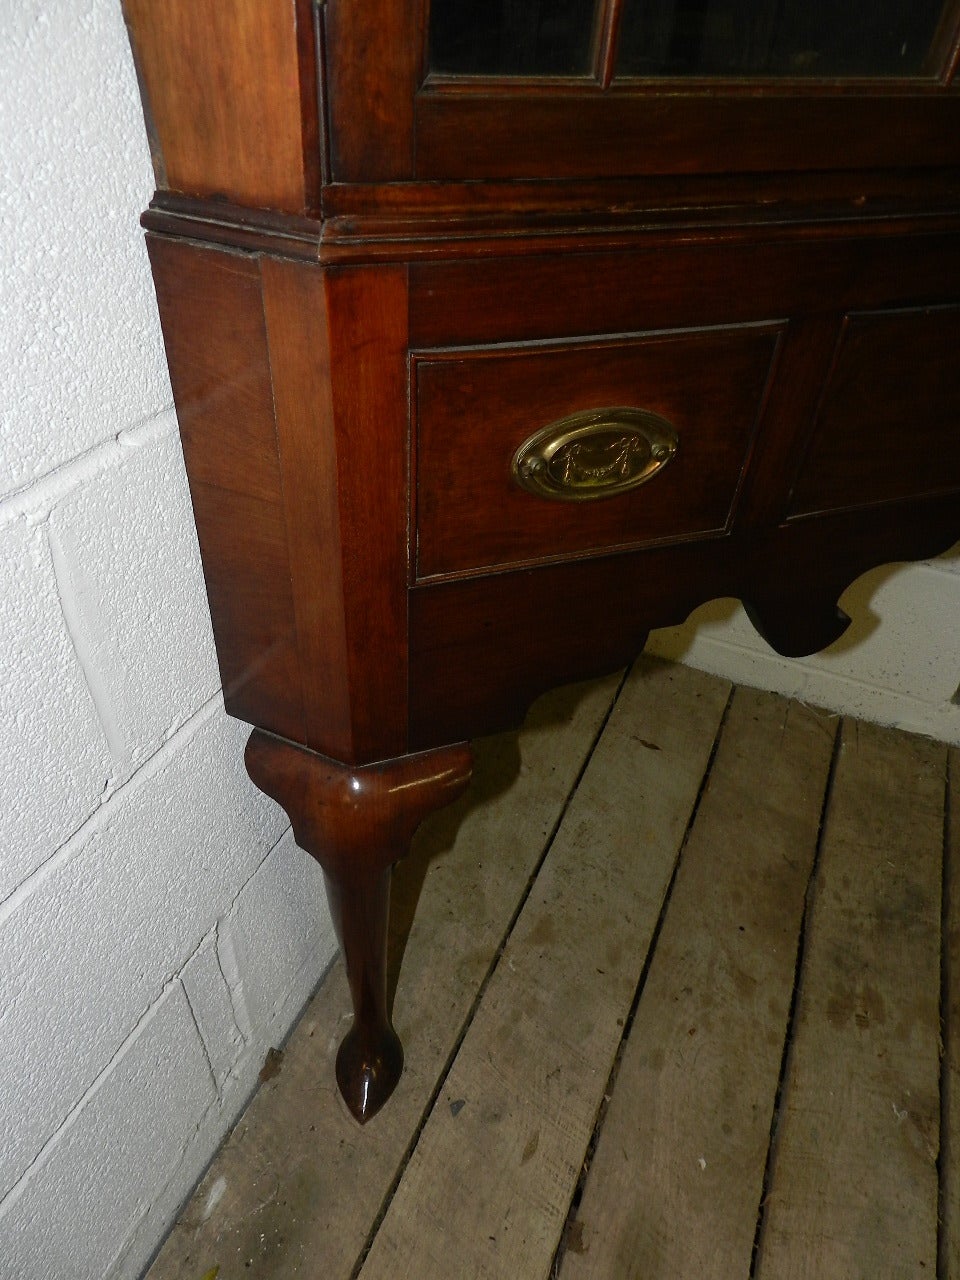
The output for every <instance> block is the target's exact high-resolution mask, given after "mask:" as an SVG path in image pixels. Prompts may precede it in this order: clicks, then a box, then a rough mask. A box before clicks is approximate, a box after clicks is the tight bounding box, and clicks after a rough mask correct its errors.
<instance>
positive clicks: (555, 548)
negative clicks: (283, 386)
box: [416, 325, 780, 578]
mask: <svg viewBox="0 0 960 1280" xmlns="http://www.w3.org/2000/svg"><path fill="white" fill-rule="evenodd" d="M779 336H780V331H779V329H778V328H777V327H776V326H773V325H771V326H760V325H757V326H750V327H747V328H743V329H733V328H723V329H720V330H715V331H711V330H698V329H690V330H686V331H684V332H683V333H682V334H674V335H670V336H663V335H661V334H654V335H648V336H645V337H644V336H638V337H636V338H633V339H630V340H628V341H624V340H619V341H615V342H608V343H588V342H583V343H580V344H578V345H576V346H566V345H564V346H557V347H551V348H548V349H544V348H543V347H542V346H536V345H534V346H530V347H528V348H525V349H524V348H520V349H513V350H511V349H509V348H507V349H504V348H498V349H496V350H494V351H490V350H486V349H481V350H477V351H472V352H470V351H467V352H459V353H458V354H456V355H454V356H451V357H450V358H446V359H436V358H433V359H431V358H426V359H423V360H420V361H418V362H417V365H416V382H417V401H418V440H417V535H418V542H417V565H418V576H419V577H421V578H426V577H429V576H431V575H445V574H455V573H457V572H458V571H463V570H470V569H477V568H489V567H494V566H502V565H512V564H517V563H523V562H524V561H526V562H530V561H533V560H544V559H553V560H558V559H561V558H562V557H564V556H565V555H570V554H571V553H572V552H580V551H586V550H595V549H603V548H607V547H617V546H635V545H638V544H642V543H643V542H648V541H667V540H673V539H677V538H682V537H691V536H693V535H694V534H696V533H707V532H711V531H712V532H715V533H716V532H721V531H723V529H724V528H725V527H726V525H727V523H728V521H729V519H730V518H731V514H732V511H733V506H734V500H735V498H736V495H737V489H738V484H739V481H740V474H741V469H742V467H743V465H744V463H745V460H746V458H747V454H748V450H749V447H750V445H751V443H752V439H753V435H754V431H755V428H756V424H757V420H758V418H759V414H760V409H761V407H762V404H763V398H764V391H765V389H766V385H767V381H768V379H769V376H770V369H771V366H772V363H773V360H774V358H775V354H776V351H777V346H778V339H779ZM619 405H626V406H631V407H634V408H641V409H647V410H649V411H652V412H654V413H657V414H658V415H660V416H661V417H663V418H665V419H666V420H667V421H668V422H669V423H670V424H671V425H672V426H673V428H674V429H675V430H676V432H677V435H678V437H679V440H680V444H679V448H678V451H677V455H676V457H675V458H674V459H672V460H671V462H670V464H669V465H668V466H667V467H665V468H664V470H663V471H662V472H661V473H660V474H659V475H657V476H656V478H655V479H653V480H652V481H651V482H650V483H648V484H646V485H644V486H642V487H641V488H640V489H636V490H634V491H633V492H632V493H629V494H624V495H622V496H620V497H616V498H609V497H608V498H604V499H602V500H600V501H595V502H589V503H569V502H551V501H547V500H545V499H542V498H537V497H533V496H531V495H530V494H529V493H526V492H524V491H523V490H521V489H520V488H519V486H518V485H517V484H516V483H515V482H514V480H513V478H512V474H511V463H512V460H513V456H514V454H515V453H516V451H517V449H518V448H519V447H520V446H521V445H522V444H523V442H524V441H525V440H526V439H528V438H529V437H530V436H531V435H532V434H533V433H534V432H535V431H538V430H540V429H542V428H544V427H546V426H547V425H548V424H549V423H551V422H555V421H557V420H558V419H560V418H563V417H565V416H566V415H567V414H570V413H573V412H575V411H577V410H585V409H602V408H606V407H610V406H619Z"/></svg>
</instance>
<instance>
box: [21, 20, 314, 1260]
mask: <svg viewBox="0 0 960 1280" xmlns="http://www.w3.org/2000/svg"><path fill="white" fill-rule="evenodd" d="M152 189H153V178H152V173H151V171H150V165H149V158H148V152H147V147H146V142H145V137H144V131H143V121H142V118H141V115H140V106H139V100H138V97H137V89H136V78H135V75H134V71H133V65H132V61H131V57H130V53H129V48H128V45H127V39H126V32H125V30H124V26H123V21H122V17H121V13H120V3H119V0H89V2H88V3H87V4H85V5H82V6H77V5H75V4H71V3H67V0H20V2H19V3H18V4H16V5H10V6H7V12H5V14H4V22H3V31H2V34H0V290H2V293H0V298H2V304H0V413H2V419H0V1280H41V1278H42V1280H100V1278H101V1277H108V1276H109V1277H116V1278H118V1280H119V1278H120V1277H124V1278H128V1277H129V1278H133V1277H136V1276H139V1275H140V1274H141V1272H142V1270H143V1268H144V1266H145V1265H146V1263H147V1262H148V1260H149V1258H150V1256H151V1254H152V1252H153V1251H154V1249H155V1248H156V1246H157V1244H158V1243H159V1241H160V1240H161V1238H162V1236H163V1234H164V1232H165V1230H166V1228H167V1226H168V1225H169V1222H170V1220H171V1218H172V1216H173V1215H174V1214H175V1212H176V1210H177V1208H178V1206H179V1205H180V1203H181V1202H182V1201H183V1199H184V1197H185V1196H186V1195H187V1194H188V1192H189V1191H190V1189H191V1187H192V1186H193V1184H194V1183H195V1181H196V1180H197V1178H198V1177H199V1175H200V1173H201V1172H202V1170H203V1168H204V1167H205V1165H206V1164H207V1162H208V1161H209V1159H210V1157H211V1156H212V1154H213V1153H214V1151H215V1150H216V1148H217V1146H218V1144H219V1142H220V1140H221V1138H222V1136H223V1134H224V1133H225V1132H226V1130H227V1129H228V1128H229V1127H230V1125H231V1124H232V1122H233V1121H234V1119H235V1118H236V1115H237V1114H238V1111H239V1109H240V1108H241V1107H242V1105H243V1103H244V1102H245V1100H246V1098H247V1097H248V1096H249V1094H250V1092H251V1090H252V1088H253V1087H254V1085H255V1083H256V1077H257V1073H258V1071H259V1068H260V1066H261V1064H262V1062H263V1059H264V1056H265V1054H266V1051H267V1049H268V1048H269V1047H270V1046H271V1045H274V1044H278V1043H280V1042H282V1040H283V1038H284V1036H285V1034H286V1032H287V1030H288V1028H289V1026H290V1024H291V1022H292V1020H293V1019H294V1018H295V1016H296V1014H297V1013H298V1011H299V1009H300V1007H301V1006H302V1004H303V1002H304V1000H305V999H306V998H307V996H308V995H309V993H310V991H311V990H312V989H313V987H314V986H315V984H316V982H317V979H318V978H319V976H320V974H321V973H322V971H323V969H324V968H325V967H326V965H327V964H328V963H329V961H330V959H331V957H332V955H333V952H334V948H335V942H334V938H333V934H332V929H331V927H330V922H329V916H328V914H327V911H326V906H325V903H324V900H323V891H322V880H321V876H320V873H319V869H318V868H317V867H316V864H315V863H313V862H312V860H310V859H308V858H307V857H306V856H305V855H303V854H302V853H301V852H300V851H299V850H297V849H296V847H295V846H294V845H293V842H292V839H291V836H290V832H289V827H288V824H287V822H286V819H285V817H284V815H283V814H282V812H281V811H280V809H279V808H277V806H276V805H274V804H273V803H272V802H270V801H268V800H267V799H266V798H265V797H263V796H261V795H260V793H259V792H257V791H256V790H255V788H254V787H253V786H252V785H251V784H250V782H249V781H248V779H247V777H246V774H245V773H244V770H243V766H242V749H243V744H244V740H245V737H246V729H245V727H244V726H242V725H239V724H237V723H236V722H234V721H231V720H229V719H228V718H227V717H226V715H225V714H224V711H223V702H222V698H221V695H220V691H219V678H218V674H217V668H216V662H215V658H214V653H213V643H212V638H211V635H210V623H209V617H208V614H207V608H206V600H205V597H204V593H203V581H202V577H201V573H200V562H199V554H198V551H197V544H196V536H195V533H194V530H193V523H192V518H191V513H190V504H189V499H188V496H187V489H186V482H185V476H184V473H183V462H182V458H181V455H180V451H179V444H178V441H177V434H176V421H175V418H174V414H173V410H172V407H171V395H170V387H169V383H168V380H167V375H166V368H165V363H164V359H163V348H162V343H161V338H160V330H159V324H158V321H157V315H156V305H155V302H154V297H153V288H152V284H151V282H150V276H149V270H148V266H147V261H146V254H145V251H144V247H143V237H142V234H141V232H140V229H139V226H138V218H139V214H140V211H141V209H142V208H143V207H144V205H145V204H146V202H147V201H148V199H149V197H150V194H151V192H152Z"/></svg>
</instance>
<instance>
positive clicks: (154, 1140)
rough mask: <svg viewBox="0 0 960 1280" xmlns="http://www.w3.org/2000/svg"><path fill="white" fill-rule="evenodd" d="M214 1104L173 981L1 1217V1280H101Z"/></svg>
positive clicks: (191, 1028)
mask: <svg viewBox="0 0 960 1280" xmlns="http://www.w3.org/2000/svg"><path fill="white" fill-rule="evenodd" d="M215 1098H216V1091H215V1089H214V1084H213V1080H212V1078H211V1075H210V1071H209V1068H208V1065H207V1059H206V1055H205V1054H204V1051H203V1046H202V1045H201V1043H200V1039H199V1037H198V1035H197V1032H196V1028H195V1027H194V1024H193V1019H192V1017H191V1014H190V1007H189V1005H188V1003H187V1000H186V996H185V995H184V992H183V990H182V988H181V987H180V985H179V983H174V984H172V985H171V987H169V988H168V990H167V991H166V992H165V993H164V994H163V996H162V997H161V998H160V1000H159V1001H158V1002H157V1004H156V1005H155V1006H154V1007H153V1008H152V1009H151V1010H150V1013H149V1014H148V1015H147V1017H145V1019H144V1021H143V1023H142V1025H141V1026H140V1027H138V1028H137V1030H136V1032H135V1033H134V1035H132V1036H131V1038H130V1039H129V1040H128V1041H127V1043H126V1044H124V1046H123V1050H122V1053H121V1054H119V1055H118V1058H117V1060H116V1061H115V1062H113V1063H111V1065H110V1067H109V1069H108V1070H107V1071H106V1072H105V1073H104V1075H103V1077H102V1078H101V1079H100V1080H98V1081H97V1087H96V1088H95V1089H94V1090H92V1091H91V1093H90V1095H89V1096H88V1098H86V1099H85V1101H84V1102H83V1104H82V1105H81V1106H80V1107H79V1108H78V1110H77V1112H76V1113H75V1114H74V1115H72V1116H71V1117H70V1120H69V1122H68V1123H67V1124H66V1125H65V1126H64V1127H63V1129H62V1130H61V1131H60V1133H58V1134H57V1136H56V1138H55V1139H54V1141H53V1142H52V1143H51V1144H50V1146H49V1147H48V1148H47V1149H46V1150H45V1151H44V1152H43V1155H42V1156H41V1158H40V1159H39V1160H38V1161H37V1163H36V1165H35V1166H34V1167H33V1168H32V1169H31V1170H30V1173H29V1176H28V1177H27V1178H25V1179H24V1180H23V1183H22V1184H21V1185H20V1186H18V1187H17V1188H16V1189H15V1191H14V1193H13V1194H12V1195H11V1196H10V1197H9V1198H8V1200H7V1202H6V1204H5V1205H4V1206H3V1209H2V1211H0V1213H2V1216H0V1238H2V1240H3V1249H2V1253H0V1280H60V1278H61V1277H62V1278H63V1280H67V1278H68V1277H69V1280H101V1277H102V1276H103V1275H104V1274H105V1273H106V1271H107V1269H108V1267H109V1266H110V1264H111V1262H112V1260H113V1259H114V1257H115V1256H116V1255H117V1254H118V1253H119V1252H120V1251H121V1250H122V1249H123V1247H124V1245H125V1243H126V1241H127V1238H128V1237H129V1236H130V1235H131V1233H132V1232H134V1231H135V1229H136V1226H137V1224H138V1222H139V1221H140V1220H141V1219H142V1218H143V1217H144V1215H145V1213H146V1212H147V1209H148V1207H149V1206H150V1204H151V1202H152V1201H153V1199H154V1197H155V1196H156V1195H157V1192H158V1189H159V1188H162V1187H163V1186H164V1185H165V1184H166V1183H167V1182H168V1181H169V1180H170V1178H171V1177H172V1176H173V1175H174V1174H175V1172H176V1170H177V1168H178V1166H179V1164H180V1163H181V1161H182V1160H183V1157H184V1152H185V1150H186V1149H187V1148H188V1146H189V1144H190V1141H191V1138H192V1136H193V1134H194V1133H195V1131H196V1128H197V1126H198V1124H199V1123H200V1122H201V1120H202V1118H203V1116H204V1114H205V1112H206V1111H207V1110H208V1109H209V1108H210V1107H211V1106H212V1104H213V1103H214V1102H215ZM142 1261H143V1262H145V1261H146V1258H143V1259H142ZM135 1274H137V1273H136V1272H134V1271H132V1270H131V1271H129V1272H128V1275H129V1276H130V1277H131V1280H132V1277H133V1276H134V1275H135Z"/></svg>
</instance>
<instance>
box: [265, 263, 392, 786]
mask: <svg viewBox="0 0 960 1280" xmlns="http://www.w3.org/2000/svg"><path fill="white" fill-rule="evenodd" d="M261 270H262V274H263V282H264V300H265V308H266V316H267V327H268V331H269V339H270V358H271V364H272V372H273V385H274V394H275V397H276V406H277V431H278V437H279V447H280V460H281V469H282V474H283V490H284V503H285V509H286V519H287V527H288V531H289V532H288V537H289V543H290V547H291V555H292V570H293V584H294V601H295V608H296V612H297V620H298V630H299V637H300V652H301V657H302V668H303V673H304V698H305V707H306V712H307V745H308V746H311V747H313V748H314V749H315V750H318V751H322V752H323V753H324V754H326V755H332V756H334V757H336V758H337V759H340V760H348V761H351V762H356V763H363V762H366V761H370V760H376V759H382V758H384V757H388V756H394V755H399V754H401V753H402V752H403V751H404V750H406V730H407V722H406V716H407V657H406V654H407V612H406V608H407V606H406V589H407V580H408V575H409V570H408V563H407V521H408V510H409V494H408V478H407V455H408V425H407V398H408V390H407V273H406V268H404V267H387V268H372V267H370V268H358V269H333V270H331V269H323V268H320V267H316V266H310V265H307V264H303V263H292V262H282V261H278V260H274V259H266V258H265V259H264V260H263V263H262V267H261Z"/></svg>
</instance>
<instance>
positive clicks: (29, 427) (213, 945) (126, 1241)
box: [0, 0, 960, 1280]
mask: <svg viewBox="0 0 960 1280" xmlns="http://www.w3.org/2000/svg"><path fill="white" fill-rule="evenodd" d="M0 42H2V43H0V245H2V248H0V255H2V257H0V289H2V311H0V411H2V425H0V1280H87V1278H89V1280H99V1278H100V1277H116V1278H120V1277H135V1276H137V1275H138V1274H139V1273H140V1272H141V1270H142V1268H143V1266H144V1265H145V1263H146V1262H147V1261H148V1259H149V1257H150V1255H151V1253H152V1251H153V1250H154V1248H155V1247H156V1245H157V1243H158V1242H159V1240H160V1239H161V1237H162V1235H163V1233H164V1230H165V1228H166V1226H167V1225H168V1224H169V1221H170V1219H171V1217H172V1215H173V1214H174V1212H175V1210H176V1209H177V1207H178V1205H179V1204H180V1202H181V1201H182V1199H183V1198H184V1196H185V1195H186V1194H187V1192H188V1191H189V1190H190V1188H191V1186H192V1184H193V1183H194V1181H195V1180H196V1179H197V1177H198V1176H199V1174H200V1172H201V1171H202V1169H203V1168H204V1166H205V1164H206V1163H207V1161H208V1160H209V1158H210V1156H211V1155H212V1153H213V1151H214V1150H215V1148H216V1146H217V1144H218V1142H219V1140H220V1138H221V1136H222V1135H223V1133H224V1132H225V1131H226V1130H227V1129H228V1128H229V1126H230V1124H231V1122H232V1121H233V1119H234V1118H235V1116H236V1114H237V1112H238V1110H239V1108H240V1107H241V1105H242V1103H243V1102H244V1100H245V1098H246V1097H247V1096H248V1094H249V1092H250V1090H251V1088H252V1087H253V1085H254V1082H255V1079H256V1075H257V1071H258V1069H259V1066H260V1064H261V1062H262V1060H263V1057H264V1054H265V1052H266V1050H267V1048H268V1047H269V1046H270V1045H271V1044H275V1043H277V1042H278V1041H280V1040H282V1038H283V1036H284V1034H285V1032H286V1030H287V1029H288V1027H289V1025H290V1023H291V1021H292V1019H293V1018H294V1016H295V1015H296V1013H297V1011H298V1009H299V1008H300V1006H301V1005H302V1003H303V1001H304V999H305V998H306V996H307V995H308V993H309V992H310V990H311V989H312V987H313V986H314V984H315V982H316V980H317V978H318V976H319V975H320V973H321V972H322V970H323V968H324V966H325V965H326V963H327V962H328V961H329V959H330V957H331V956H332V953H333V949H334V941H333V937H332V932H331V930H330V925H329V918H328V916H327V914H326V910H325V907H324V905H323V900H322V886H321V880H320V876H319V873H318V871H317V869H316V867H315V865H314V864H313V863H312V862H311V861H310V860H309V859H307V858H305V857H304V856H303V855H302V854H301V853H300V852H299V851H298V850H296V848H295V847H294V846H293V844H292V840H291V838H290V833H289V830H288V828H287V824H286V822H285V819H284V817H283V815H282V814H281V812H280V811H279V809H277V808H276V806H274V805H273V804H271V803H270V802H269V801H267V800H265V799H264V798H263V797H262V796H260V795H259V793H257V792H256V791H255V790H254V788H253V787H252V786H251V785H250V783H249V782H248V781H247V779H246V776H245V774H244V772H243V768H242V764H241V749H242V745H243V741H244V738H245V729H244V728H243V726H241V725H238V724H236V723H234V722H232V721H230V720H228V719H227V718H226V716H225V715H224V713H223V707H222V701H221V698H220V694H219V690H218V679H217V672H216V665H215V661H214V656H213V648H212V643H211V638H210V632H209V623H208V619H207V612H206V605H205V600H204V596H203V589H202V581H201V576H200V567H199V559H198V554H197V548H196V540H195V536H194V532H193V525H192V521H191V516H190V509H189V502H188V499H187V494H186V487H185V481H184V475H183V469H182V462H181V459H180V455H179V451H178V446H177V442H176V424H175V421H174V416H173V412H172V410H171V407H170V406H171V397H170V390H169V385H168V382H167V378H166V373H165V367H164V361H163V354H162V347H161V341H160V333H159V327H158V323H157V318H156V310H155V306H154V300H153V293H152V288H151V284H150V280H149V273H148V269H147V264H146V257H145V254H144V250H143V244H142V237H141V235H140V232H139V229H138V226H137V218H138V215H139V212H140V210H141V208H142V207H143V205H144V204H145V203H146V201H147V199H148V198H149V195H150V192H151V190H152V177H151V173H150V169H149V162H148V157H147V149H146V145H145V142H144V137H143V128H142V121H141V118H140V112H139V104H138V101H137V95H136V87H135V77H134V73H133V68H132V64H131V60H130V55H129V51H128V48H127V44H126V36H125V32H124V29H123V24H122V21H121V17H120V8H119V0H89V2H88V3H87V4H86V5H84V6H82V7H80V8H78V7H77V6H75V5H73V4H70V3H67V0H20V3H18V4H17V5H14V6H9V11H8V12H7V13H6V14H5V15H4V24H3V33H2V35H0ZM958 570H960V562H958V560H957V559H956V558H954V559H947V560H943V561H939V562H937V563H936V564H934V565H932V566H930V567H919V568H918V567H914V568H911V569H906V570H896V571H893V572H891V571H881V572H880V573H879V574H878V575H874V576H872V577H871V578H870V579H868V580H866V582H867V585H866V586H864V584H858V586H857V587H856V588H854V590H853V595H854V596H855V597H856V598H857V599H856V605H855V611H856V612H857V614H858V615H859V616H860V617H861V618H864V617H865V618H866V619H867V624H866V625H864V624H863V623H862V622H861V623H860V624H858V627H857V629H856V630H855V632H854V641H855V642H854V643H853V645H850V644H849V643H848V644H841V646H839V647H838V649H837V651H836V652H834V653H833V654H831V655H828V656H827V657H825V658H818V659H812V660H810V661H808V662H803V663H783V662H781V661H780V660H779V659H776V658H775V657H773V656H772V655H770V654H769V652H768V651H766V650H765V648H764V646H763V645H762V643H761V642H759V641H757V640H756V639H755V638H754V637H753V635H752V632H750V630H749V628H748V627H746V625H745V624H744V623H743V622H742V620H741V619H740V617H739V615H734V616H733V618H732V620H731V619H729V618H728V616H727V615H728V614H729V613H730V610H729V609H728V607H727V606H726V605H720V606H711V607H709V609H708V610H707V612H708V613H710V614H711V616H713V617H714V618H716V619H719V621H717V622H710V623H709V624H708V625H706V626H705V627H703V628H701V630H700V631H699V632H698V633H697V636H696V638H695V639H694V638H692V633H691V632H690V631H689V630H683V629H681V630H680V631H678V632H676V633H658V634H657V635H656V636H655V637H654V640H653V644H654V647H655V648H656V649H658V650H659V651H661V652H665V653H670V654H673V655H677V656H680V657H683V658H684V659H685V660H687V661H690V662H693V663H694V664H695V665H698V666H703V667H705V668H708V669H711V670H715V671H718V672H722V673H723V674H725V675H728V676H732V677H734V678H736V679H738V680H742V681H744V682H746V683H748V684H760V685H764V686H767V687H772V688H773V687H775V688H782V689H785V690H786V691H788V692H791V693H796V694H799V695H800V696H803V697H807V698H809V700H811V701H814V702H821V703H823V704H825V705H832V706H836V707H842V708H844V709H846V710H850V711H853V712H855V713H857V714H863V715H867V716H870V717H872V718H875V719H879V720H884V721H888V722H894V721H895V722H898V723H902V724H906V725H909V726H910V727H912V728H916V729H919V730H921V731H924V732H929V733H934V734H937V735H939V736H941V737H944V738H949V739H950V740H952V741H954V742H960V707H958V706H957V705H956V704H955V703H953V702H951V696H952V695H953V694H954V692H955V688H956V684H957V682H958V680H960V639H958V627H957V619H958V618H960V571H958ZM870 610H873V611H875V612H876V613H877V614H879V615H880V616H881V617H882V618H883V621H884V625H883V626H882V627H880V628H878V629H875V630H872V631H871V629H870V623H869V618H870Z"/></svg>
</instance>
